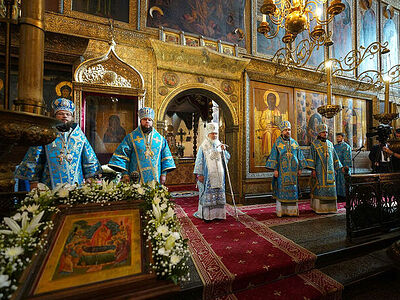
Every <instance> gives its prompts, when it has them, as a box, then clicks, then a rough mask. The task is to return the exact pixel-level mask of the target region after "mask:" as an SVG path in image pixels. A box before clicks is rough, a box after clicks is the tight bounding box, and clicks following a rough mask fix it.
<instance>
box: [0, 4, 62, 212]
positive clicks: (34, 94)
mask: <svg viewBox="0 0 400 300" xmlns="http://www.w3.org/2000/svg"><path fill="white" fill-rule="evenodd" d="M43 18H44V0H29V1H22V19H21V28H20V29H21V34H20V39H21V40H20V51H19V75H18V83H19V84H18V100H17V101H15V104H16V108H17V110H19V112H15V111H11V110H8V107H5V109H4V110H3V109H0V213H1V214H6V213H7V210H8V209H10V210H11V209H12V206H13V201H11V200H10V199H11V196H10V192H12V191H13V186H14V171H15V166H17V165H18V164H19V163H20V162H21V160H22V158H23V157H24V155H25V153H26V151H27V150H28V148H29V147H30V146H36V145H45V144H48V143H50V142H52V141H53V140H54V139H55V138H56V131H55V129H54V128H53V126H54V125H56V124H57V123H58V121H57V120H56V119H52V118H48V117H45V116H42V115H41V114H43V113H44V110H43V60H44V24H43ZM6 46H7V47H9V45H6ZM8 50H9V49H8ZM6 76H8V74H6Z"/></svg>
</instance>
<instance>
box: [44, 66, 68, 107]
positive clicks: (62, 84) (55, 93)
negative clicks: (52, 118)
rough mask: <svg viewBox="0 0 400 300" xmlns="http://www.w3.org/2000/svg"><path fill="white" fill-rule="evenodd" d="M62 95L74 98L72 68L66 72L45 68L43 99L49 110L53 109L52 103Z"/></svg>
mask: <svg viewBox="0 0 400 300" xmlns="http://www.w3.org/2000/svg"><path fill="white" fill-rule="evenodd" d="M60 97H63V98H67V99H69V100H73V99H72V70H71V71H70V72H65V71H56V70H53V69H51V70H48V69H46V68H45V70H44V76H43V100H44V102H45V105H46V108H47V110H48V111H51V103H52V102H53V101H54V100H55V99H57V98H60Z"/></svg>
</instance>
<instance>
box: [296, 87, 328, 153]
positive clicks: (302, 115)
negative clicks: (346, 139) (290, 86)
mask: <svg viewBox="0 0 400 300" xmlns="http://www.w3.org/2000/svg"><path fill="white" fill-rule="evenodd" d="M295 103H297V140H298V142H299V145H300V146H309V145H311V142H312V141H314V140H315V139H316V137H317V135H318V131H317V127H318V125H320V124H322V123H325V124H327V125H328V127H329V128H333V121H332V120H327V119H325V118H323V117H322V116H321V115H320V114H319V113H318V111H317V108H318V107H319V106H321V105H324V104H325V103H326V95H324V94H321V93H317V92H312V91H305V90H295ZM332 137H333V131H332V130H331V131H329V132H328V138H329V139H331V138H332Z"/></svg>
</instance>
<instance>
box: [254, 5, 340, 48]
mask: <svg viewBox="0 0 400 300" xmlns="http://www.w3.org/2000/svg"><path fill="white" fill-rule="evenodd" d="M324 3H326V0H292V1H290V0H264V2H263V5H262V6H261V8H260V11H261V13H262V14H263V21H262V22H261V23H260V25H259V26H258V28H257V31H258V32H259V33H261V34H263V35H264V36H265V37H266V38H267V39H272V38H274V37H276V36H277V34H278V32H279V30H283V29H284V30H285V35H284V36H283V38H282V41H283V42H284V43H286V44H289V43H291V42H293V41H294V40H295V39H296V37H297V35H298V34H299V33H301V32H303V31H304V30H307V31H308V33H309V36H310V39H311V40H314V41H317V40H319V39H320V38H321V37H327V36H329V35H328V34H327V31H326V30H325V29H324V28H323V26H326V25H328V24H329V23H330V22H332V20H333V18H334V17H335V16H336V15H338V14H340V13H341V12H342V11H343V10H344V9H345V5H344V4H343V3H342V2H341V0H333V1H332V2H331V4H330V5H329V7H328V9H327V17H328V18H327V19H325V20H324V19H322V17H321V15H322V9H321V8H319V7H318V5H323V4H324ZM267 16H268V17H269V19H270V21H271V23H272V24H274V25H275V26H276V30H275V31H272V30H271V27H270V26H269V23H268V22H267V20H266V17H267ZM313 20H315V22H316V25H315V27H314V28H310V23H311V22H312V21H313ZM330 43H331V41H330Z"/></svg>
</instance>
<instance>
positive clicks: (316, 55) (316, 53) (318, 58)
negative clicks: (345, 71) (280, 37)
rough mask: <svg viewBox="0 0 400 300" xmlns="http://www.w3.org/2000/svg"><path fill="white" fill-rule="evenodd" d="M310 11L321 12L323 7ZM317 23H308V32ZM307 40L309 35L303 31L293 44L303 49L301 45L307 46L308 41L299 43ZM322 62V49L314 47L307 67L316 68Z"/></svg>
mask: <svg viewBox="0 0 400 300" xmlns="http://www.w3.org/2000/svg"><path fill="white" fill-rule="evenodd" d="M312 9H313V10H314V11H321V12H322V11H323V5H322V4H317V5H316V6H314V5H313V6H312ZM317 25H318V24H317V21H316V20H315V19H313V20H312V21H311V22H310V30H312V29H313V28H315V26H317ZM281 31H282V32H284V30H281ZM305 39H306V40H309V33H308V30H304V31H303V32H301V33H299V35H298V36H297V37H296V40H295V43H296V47H299V48H298V49H301V48H302V47H303V45H305V46H307V45H308V41H307V42H306V43H304V42H303V43H301V41H303V40H305ZM323 61H324V47H319V48H317V47H315V48H314V50H313V53H312V54H311V56H310V59H309V60H308V61H307V64H306V65H308V66H310V67H316V66H318V65H319V64H320V63H321V62H323Z"/></svg>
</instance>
